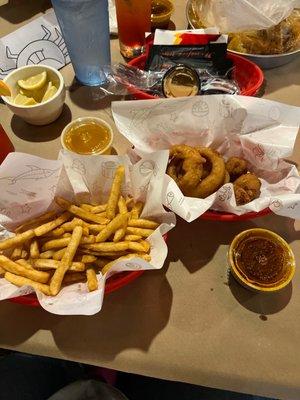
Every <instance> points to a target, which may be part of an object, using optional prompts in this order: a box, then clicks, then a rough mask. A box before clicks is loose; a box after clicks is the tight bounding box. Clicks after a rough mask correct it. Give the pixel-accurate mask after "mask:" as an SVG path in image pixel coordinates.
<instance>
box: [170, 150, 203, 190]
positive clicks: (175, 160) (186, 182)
mask: <svg viewBox="0 0 300 400" xmlns="http://www.w3.org/2000/svg"><path fill="white" fill-rule="evenodd" d="M170 156H171V160H170V163H169V165H168V168H167V173H168V175H170V177H171V178H173V179H174V181H175V182H176V183H177V184H178V186H179V187H180V189H181V190H182V192H183V194H185V195H186V194H187V192H188V191H189V190H190V189H191V188H193V187H195V186H196V185H197V184H199V182H200V180H201V175H202V171H203V163H204V162H205V159H204V158H202V157H201V156H200V154H199V152H198V151H197V150H196V149H194V148H193V147H190V146H187V145H184V144H182V145H175V146H173V147H172V148H171V149H170Z"/></svg>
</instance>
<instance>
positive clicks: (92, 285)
mask: <svg viewBox="0 0 300 400" xmlns="http://www.w3.org/2000/svg"><path fill="white" fill-rule="evenodd" d="M86 278H87V286H88V290H89V292H93V291H94V290H97V289H98V280H97V275H96V272H95V270H94V269H93V268H92V267H90V268H88V269H87V270H86Z"/></svg>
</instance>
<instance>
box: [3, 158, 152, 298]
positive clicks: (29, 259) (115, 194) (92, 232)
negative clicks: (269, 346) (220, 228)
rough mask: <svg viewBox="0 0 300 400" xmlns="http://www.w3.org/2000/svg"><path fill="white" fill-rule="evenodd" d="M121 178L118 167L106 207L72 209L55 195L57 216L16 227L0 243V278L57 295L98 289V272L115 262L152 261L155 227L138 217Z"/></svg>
mask: <svg viewBox="0 0 300 400" xmlns="http://www.w3.org/2000/svg"><path fill="white" fill-rule="evenodd" d="M124 177H125V168H124V166H122V165H120V166H119V167H118V168H117V169H116V172H115V177H114V179H113V183H112V187H111V192H110V194H109V196H108V200H107V203H105V204H87V203H84V204H79V205H75V204H72V203H71V202H70V201H68V200H66V199H64V198H61V197H57V198H56V199H55V201H56V203H57V204H58V205H59V206H60V207H61V209H62V210H61V213H55V212H53V211H49V212H46V213H44V214H42V215H40V216H38V217H37V218H33V219H31V220H30V221H27V222H25V223H23V224H22V225H20V226H19V227H17V228H16V230H15V236H13V237H10V238H8V239H5V240H3V241H1V242H0V275H1V276H3V275H4V278H5V279H7V280H8V281H9V282H11V283H13V284H14V285H16V286H24V285H28V286H31V287H32V288H34V289H35V290H37V291H40V292H42V293H44V294H45V295H48V296H56V295H57V294H58V293H59V291H60V290H61V288H63V287H64V286H66V285H71V284H74V283H79V282H81V283H82V284H86V287H87V290H88V291H90V292H91V291H94V290H97V289H98V279H97V274H99V273H100V272H101V273H102V274H104V273H106V272H107V271H109V269H110V268H111V267H112V266H113V265H114V263H115V262H116V261H122V260H127V259H131V258H141V259H143V260H146V261H150V260H151V257H150V254H149V253H150V242H149V241H148V240H147V238H148V236H150V235H151V234H152V233H153V232H154V230H155V229H156V228H157V227H158V225H159V224H158V223H157V222H156V221H151V220H148V219H145V218H141V217H140V215H141V213H142V211H143V206H144V205H143V203H142V202H136V203H135V202H134V201H133V199H132V198H131V197H126V198H125V197H123V196H122V194H121V188H122V184H123V181H124Z"/></svg>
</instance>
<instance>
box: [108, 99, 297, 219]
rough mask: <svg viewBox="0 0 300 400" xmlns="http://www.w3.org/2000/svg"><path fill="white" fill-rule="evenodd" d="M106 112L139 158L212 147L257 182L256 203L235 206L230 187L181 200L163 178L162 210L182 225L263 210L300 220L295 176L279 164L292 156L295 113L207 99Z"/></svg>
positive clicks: (124, 105)
mask: <svg viewBox="0 0 300 400" xmlns="http://www.w3.org/2000/svg"><path fill="white" fill-rule="evenodd" d="M112 112H113V116H114V120H115V123H116V125H117V127H118V129H119V131H120V132H121V133H122V134H123V135H124V136H125V137H126V138H127V139H128V140H129V141H130V142H131V143H132V144H133V145H134V146H135V149H134V151H135V153H136V154H139V155H140V156H143V157H144V156H145V154H147V153H151V152H152V151H157V150H161V149H169V148H170V147H171V146H172V145H174V144H188V145H191V146H196V145H203V146H212V147H213V148H214V149H216V150H218V151H219V152H220V153H221V154H222V155H223V156H224V157H225V159H227V158H228V157H230V156H233V155H235V156H240V157H243V158H245V159H246V160H247V161H248V166H249V169H250V170H251V171H253V172H255V173H256V174H257V175H258V177H259V178H260V179H261V182H262V188H261V195H260V197H259V198H258V199H256V200H254V201H252V202H250V203H248V204H245V205H243V206H237V205H236V202H235V197H234V191H233V185H232V184H231V183H228V184H226V185H223V186H222V187H221V188H220V189H219V190H218V191H217V192H215V193H213V194H212V195H211V196H209V197H207V198H205V199H197V198H192V197H185V196H184V195H183V194H182V192H181V190H180V189H179V187H178V186H177V184H176V183H175V182H174V181H173V179H171V178H170V177H169V176H168V175H165V181H164V201H163V202H164V205H165V206H166V207H168V208H169V209H170V210H172V211H174V212H175V213H176V214H177V215H179V216H180V217H182V218H183V219H185V220H186V221H188V222H191V221H193V220H195V219H196V218H198V217H199V216H200V215H202V214H203V213H204V212H205V211H207V210H208V209H213V210H216V211H223V212H230V213H233V214H236V215H242V214H245V213H247V212H250V211H255V212H258V211H261V210H263V209H265V208H267V207H270V209H271V210H272V211H273V212H275V213H276V214H279V215H283V216H287V217H291V218H300V177H299V173H298V171H297V168H296V167H295V166H294V165H291V164H289V163H287V162H285V161H284V160H283V158H286V157H288V156H290V155H291V154H292V151H293V147H294V143H295V140H296V137H297V133H298V129H299V125H300V108H298V107H292V106H288V105H284V104H280V103H277V102H273V101H268V100H263V99H258V98H254V97H246V96H228V95H210V96H201V97H199V96H197V97H187V98H177V99H158V100H152V101H148V100H141V101H136V100H135V101H126V102H114V103H113V104H112Z"/></svg>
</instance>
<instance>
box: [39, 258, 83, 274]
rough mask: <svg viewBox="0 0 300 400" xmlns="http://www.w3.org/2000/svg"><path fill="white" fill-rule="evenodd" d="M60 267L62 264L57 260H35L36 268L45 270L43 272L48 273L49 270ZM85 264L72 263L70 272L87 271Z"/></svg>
mask: <svg viewBox="0 0 300 400" xmlns="http://www.w3.org/2000/svg"><path fill="white" fill-rule="evenodd" d="M59 266H60V262H59V261H56V260H45V259H42V258H40V259H37V260H34V267H35V268H37V269H39V270H43V271H48V270H49V269H50V270H51V269H57V268H58V267H59ZM85 269H86V268H85V264H84V263H83V262H80V261H77V262H72V263H71V265H70V267H69V269H68V271H80V272H82V271H85Z"/></svg>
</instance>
